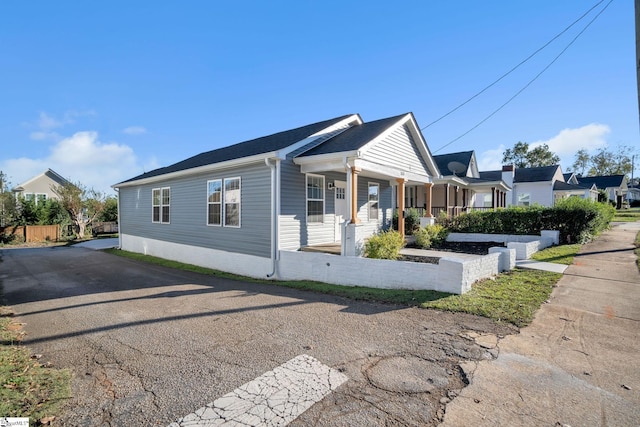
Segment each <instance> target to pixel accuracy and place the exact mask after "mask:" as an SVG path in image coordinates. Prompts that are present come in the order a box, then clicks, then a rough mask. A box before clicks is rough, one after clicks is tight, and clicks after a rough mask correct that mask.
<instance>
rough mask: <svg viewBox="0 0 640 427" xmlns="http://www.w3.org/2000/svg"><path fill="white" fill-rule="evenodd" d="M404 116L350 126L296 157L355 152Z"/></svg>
mask: <svg viewBox="0 0 640 427" xmlns="http://www.w3.org/2000/svg"><path fill="white" fill-rule="evenodd" d="M404 116H406V114H401V115H399V116H394V117H388V118H386V119H380V120H374V121H372V122H366V123H361V124H357V125H354V126H351V127H350V128H349V129H347V130H345V131H344V132H342V133H340V134H338V135H336V136H334V137H333V138H331V139H329V140H328V141H325V142H323V143H322V144H320V145H318V146H317V147H314V148H312V149H311V150H309V151H306V152H304V153H302V154H300V155H298V156H297V157H308V156H316V155H319V154H331V153H341V152H344V151H356V150H358V149H360V148H362V147H363V146H365V145H366V144H367V143H368V142H369V141H371V140H372V139H374V138H376V137H377V136H378V135H380V134H381V133H383V132H385V131H386V130H387V129H389V128H391V127H392V126H393V125H394V124H395V123H396V122H397V121H398V120H400V119H401V118H402V117H404Z"/></svg>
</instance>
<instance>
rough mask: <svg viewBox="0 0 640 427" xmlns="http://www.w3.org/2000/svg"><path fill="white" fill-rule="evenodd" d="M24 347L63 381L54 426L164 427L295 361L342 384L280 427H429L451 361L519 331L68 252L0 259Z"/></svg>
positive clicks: (449, 393) (455, 368) (451, 374)
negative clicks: (65, 393) (63, 398)
mask: <svg viewBox="0 0 640 427" xmlns="http://www.w3.org/2000/svg"><path fill="white" fill-rule="evenodd" d="M0 260H1V262H0V290H1V291H2V298H3V304H5V305H10V306H11V307H12V308H13V310H14V311H15V312H16V314H17V316H18V317H19V320H20V321H22V322H24V323H25V326H24V328H25V331H26V332H27V335H26V337H25V340H24V344H25V345H27V346H28V347H29V348H30V349H31V350H32V352H33V353H38V354H42V355H43V357H42V360H43V361H44V362H51V363H52V364H53V365H54V366H55V367H59V368H68V369H70V370H71V371H72V372H73V380H72V396H71V398H70V399H69V400H68V401H67V402H66V404H65V406H64V409H63V413H62V414H60V416H59V417H58V418H57V420H56V423H59V424H60V425H68V426H140V425H165V426H166V425H169V424H170V423H172V422H176V421H177V420H179V419H181V418H182V417H185V416H186V415H188V414H191V413H193V412H194V411H196V410H197V409H198V408H203V407H205V406H206V405H207V404H209V403H211V402H214V401H216V399H219V398H221V397H223V396H225V395H227V394H229V393H230V392H232V391H234V390H236V389H237V388H238V387H240V386H241V385H243V384H246V383H248V382H250V381H252V380H254V379H255V378H257V377H260V376H261V375H263V374H265V373H266V372H269V371H272V370H274V368H276V367H278V366H280V365H282V364H283V363H285V362H287V361H290V360H291V359H294V358H296V357H298V356H300V355H303V354H306V355H309V356H311V357H313V358H315V359H317V360H318V361H319V362H321V363H322V364H324V365H326V366H328V367H330V368H333V369H335V370H336V371H338V372H341V373H342V374H344V375H345V376H346V377H347V381H346V382H344V383H343V384H342V385H340V386H339V387H338V388H337V389H336V390H334V391H333V392H330V393H329V394H328V395H327V396H326V397H324V399H322V400H321V401H319V402H318V403H315V404H314V405H313V406H311V407H310V408H309V409H308V410H306V411H305V412H304V413H302V415H300V416H299V417H298V418H296V419H295V420H293V421H292V422H291V423H290V424H289V425H291V426H309V425H311V426H329V425H330V426H354V425H361V426H365V425H366V426H435V425H437V424H438V423H439V422H440V421H441V419H442V417H443V415H444V411H445V405H446V403H448V402H449V401H450V399H452V398H453V397H455V396H456V395H457V394H458V393H459V392H460V390H461V389H462V388H463V387H464V386H465V381H466V378H465V376H464V372H463V371H462V370H461V369H460V367H459V364H460V363H461V362H465V361H479V360H487V359H492V358H495V357H496V356H497V350H496V349H495V345H494V343H495V342H496V339H495V337H496V336H503V335H508V334H511V333H515V332H516V331H517V330H516V329H515V328H511V327H509V326H506V325H498V324H496V323H494V322H492V321H490V320H488V319H485V318H480V317H476V316H471V315H464V314H452V313H443V312H438V311H433V310H422V309H417V308H406V307H398V306H393V305H382V304H372V303H366V302H358V301H352V300H348V299H344V298H339V297H333V296H327V295H321V294H315V293H310V292H304V291H298V290H293V289H288V288H282V287H279V286H274V285H262V284H253V283H246V282H242V281H234V280H228V279H221V278H216V277H211V276H205V275H201V274H196V273H190V272H183V271H177V270H172V269H168V268H163V267H158V266H153V265H149V264H144V263H140V262H135V261H131V260H128V259H124V258H121V257H118V256H114V255H110V254H107V253H103V252H98V251H92V250H89V249H83V248H74V247H55V248H37V249H35V248H25V249H3V250H0Z"/></svg>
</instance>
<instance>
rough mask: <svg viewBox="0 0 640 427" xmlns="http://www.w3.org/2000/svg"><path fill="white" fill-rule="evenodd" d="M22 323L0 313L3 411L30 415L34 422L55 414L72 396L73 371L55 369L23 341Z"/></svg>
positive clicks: (0, 404) (0, 399)
mask: <svg viewBox="0 0 640 427" xmlns="http://www.w3.org/2000/svg"><path fill="white" fill-rule="evenodd" d="M20 329H21V325H20V324H18V323H15V322H12V321H11V319H10V318H9V317H0V335H1V339H2V343H1V344H0V384H2V385H1V386H0V414H2V416H3V417H4V416H8V417H28V418H29V421H30V425H38V423H40V422H41V421H42V424H44V423H45V421H47V419H49V420H50V419H51V418H50V417H53V416H55V414H56V413H57V411H58V410H59V409H60V406H61V405H62V403H63V402H64V401H65V399H68V398H69V396H70V381H71V374H70V373H69V371H67V370H59V369H52V368H48V367H45V366H43V365H41V364H40V363H39V362H38V361H37V360H36V359H35V358H32V357H31V354H30V353H29V350H28V349H27V348H25V347H22V346H21V345H19V341H20V337H21V334H20Z"/></svg>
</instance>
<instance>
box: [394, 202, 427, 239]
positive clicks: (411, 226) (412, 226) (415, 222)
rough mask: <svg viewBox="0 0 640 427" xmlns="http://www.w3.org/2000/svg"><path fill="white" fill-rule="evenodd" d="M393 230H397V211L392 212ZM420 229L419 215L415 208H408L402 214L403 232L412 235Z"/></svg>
mask: <svg viewBox="0 0 640 427" xmlns="http://www.w3.org/2000/svg"><path fill="white" fill-rule="evenodd" d="M392 221H393V223H392V224H393V229H394V230H397V229H398V210H397V209H396V210H395V211H394V212H393V220H392ZM419 228H420V213H419V212H418V210H417V209H416V208H409V209H407V211H406V212H405V214H404V232H405V234H413V233H414V232H415V231H417V230H418V229H419Z"/></svg>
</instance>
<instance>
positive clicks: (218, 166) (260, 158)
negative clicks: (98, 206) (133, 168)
mask: <svg viewBox="0 0 640 427" xmlns="http://www.w3.org/2000/svg"><path fill="white" fill-rule="evenodd" d="M277 154H278V153H277V152H275V151H270V152H268V153H262V154H256V155H255V156H250V157H241V158H239V159H233V160H227V161H225V162H218V163H211V164H208V165H204V166H200V167H197V168H190V169H184V170H181V171H176V172H170V173H166V174H162V175H157V176H152V177H149V178H143V179H138V180H135V181H129V182H121V183H119V184H114V185H112V186H111V188H124V187H135V186H137V185H143V184H151V183H154V182H159V181H166V180H169V179H174V178H179V177H185V176H190V175H197V174H203V173H207V172H212V171H216V172H219V171H221V170H224V169H230V168H234V167H237V166H243V165H248V164H252V163H264V159H266V158H270V157H275V156H277Z"/></svg>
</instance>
